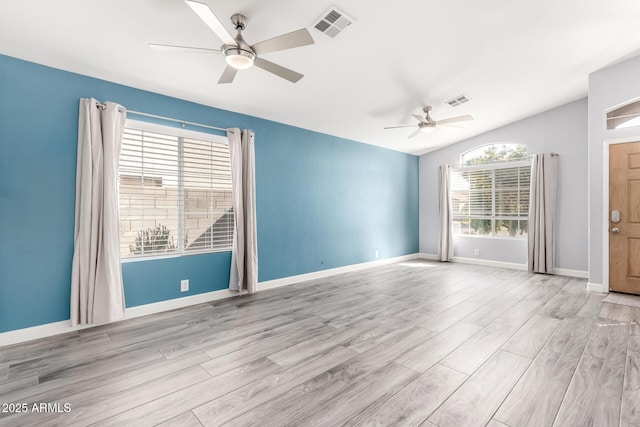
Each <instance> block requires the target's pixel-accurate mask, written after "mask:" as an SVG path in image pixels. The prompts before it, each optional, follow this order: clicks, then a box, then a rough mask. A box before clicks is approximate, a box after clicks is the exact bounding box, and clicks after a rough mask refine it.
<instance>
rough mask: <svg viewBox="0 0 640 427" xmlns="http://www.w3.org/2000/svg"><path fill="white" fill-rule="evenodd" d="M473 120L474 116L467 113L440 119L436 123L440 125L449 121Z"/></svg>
mask: <svg viewBox="0 0 640 427" xmlns="http://www.w3.org/2000/svg"><path fill="white" fill-rule="evenodd" d="M469 120H473V117H472V116H470V115H469V114H467V115H466V116H458V117H451V118H449V119H443V120H438V121H437V122H436V123H437V124H439V125H445V124H447V123H457V122H467V121H469Z"/></svg>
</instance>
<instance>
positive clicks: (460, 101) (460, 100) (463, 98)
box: [447, 94, 471, 107]
mask: <svg viewBox="0 0 640 427" xmlns="http://www.w3.org/2000/svg"><path fill="white" fill-rule="evenodd" d="M469 101H471V98H469V97H468V96H467V95H464V94H462V95H460V96H456V97H455V98H453V99H450V100H449V101H447V104H449V105H451V106H452V107H457V106H458V105H460V104H464V103H465V102H469Z"/></svg>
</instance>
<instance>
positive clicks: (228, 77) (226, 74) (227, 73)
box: [218, 65, 238, 84]
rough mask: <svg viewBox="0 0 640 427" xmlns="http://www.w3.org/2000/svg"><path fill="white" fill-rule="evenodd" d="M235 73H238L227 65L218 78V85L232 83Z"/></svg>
mask: <svg viewBox="0 0 640 427" xmlns="http://www.w3.org/2000/svg"><path fill="white" fill-rule="evenodd" d="M237 72H238V70H237V69H236V68H233V67H232V66H230V65H227V67H226V68H225V69H224V71H223V72H222V75H221V76H220V79H219V80H218V84H225V83H231V82H233V79H234V78H235V77H236V73H237Z"/></svg>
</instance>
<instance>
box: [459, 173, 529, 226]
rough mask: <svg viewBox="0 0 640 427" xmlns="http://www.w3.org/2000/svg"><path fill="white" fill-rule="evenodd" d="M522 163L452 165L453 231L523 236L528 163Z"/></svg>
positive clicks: (526, 207)
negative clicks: (468, 166)
mask: <svg viewBox="0 0 640 427" xmlns="http://www.w3.org/2000/svg"><path fill="white" fill-rule="evenodd" d="M523 163H524V162H518V165H513V164H509V163H507V164H503V165H500V164H493V165H491V166H490V167H477V166H476V167H472V168H465V167H462V168H457V169H452V171H451V174H452V175H451V204H452V210H453V212H452V216H453V221H454V234H458V235H490V236H498V237H526V228H527V217H528V213H529V191H530V190H529V189H530V181H531V166H530V165H529V164H523ZM526 163H528V162H526Z"/></svg>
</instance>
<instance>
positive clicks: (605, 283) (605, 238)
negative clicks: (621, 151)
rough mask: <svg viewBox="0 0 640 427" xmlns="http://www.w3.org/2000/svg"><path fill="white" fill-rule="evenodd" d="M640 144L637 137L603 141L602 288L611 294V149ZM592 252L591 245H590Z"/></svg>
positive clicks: (638, 136) (639, 135)
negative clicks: (615, 146)
mask: <svg viewBox="0 0 640 427" xmlns="http://www.w3.org/2000/svg"><path fill="white" fill-rule="evenodd" d="M628 142H640V132H639V133H638V134H637V136H627V137H624V138H612V139H605V140H604V141H602V287H603V288H604V289H603V291H604V292H609V291H610V288H609V147H611V146H612V145H614V144H626V143H628ZM589 251H591V245H589Z"/></svg>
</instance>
